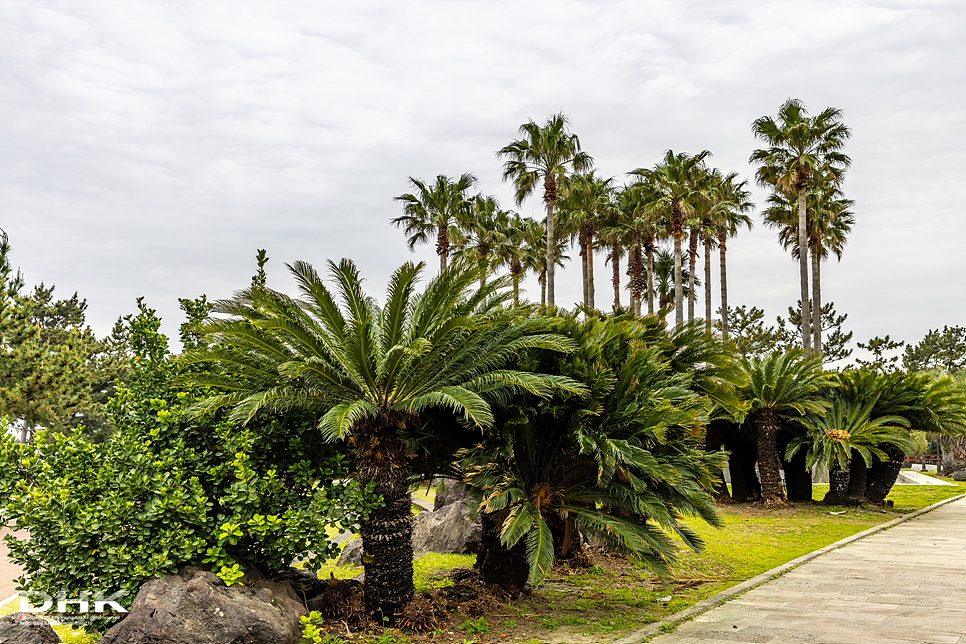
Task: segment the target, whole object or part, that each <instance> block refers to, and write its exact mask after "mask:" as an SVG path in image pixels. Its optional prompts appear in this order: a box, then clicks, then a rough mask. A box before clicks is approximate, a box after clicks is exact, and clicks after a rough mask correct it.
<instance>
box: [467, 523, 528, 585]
mask: <svg viewBox="0 0 966 644" xmlns="http://www.w3.org/2000/svg"><path fill="white" fill-rule="evenodd" d="M501 519H502V517H501V516H500V515H499V514H497V515H496V516H494V513H480V525H481V526H482V527H483V533H482V535H481V537H480V551H479V553H478V554H477V556H476V568H477V569H478V570H479V571H480V578H481V579H482V580H483V582H484V583H486V584H489V585H491V586H496V587H498V588H499V589H500V590H501V591H503V593H505V594H506V595H508V596H510V597H516V596H517V595H519V594H520V591H521V590H523V587H524V586H525V585H526V583H527V580H528V579H529V578H530V565H529V563H528V562H527V549H526V545H525V544H524V540H523V539H521V540H520V541H518V542H517V545H515V546H513V547H512V548H510V549H509V550H507V549H506V548H505V547H504V546H503V543H502V542H501V541H500V529H501V527H502V525H503V521H502V520H501Z"/></svg>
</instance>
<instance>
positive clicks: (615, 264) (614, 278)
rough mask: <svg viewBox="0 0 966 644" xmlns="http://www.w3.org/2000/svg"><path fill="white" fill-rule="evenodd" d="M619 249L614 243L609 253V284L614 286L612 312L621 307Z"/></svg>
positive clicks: (618, 245) (617, 244)
mask: <svg viewBox="0 0 966 644" xmlns="http://www.w3.org/2000/svg"><path fill="white" fill-rule="evenodd" d="M620 256H621V247H620V244H619V243H617V242H614V244H613V245H612V246H611V251H610V269H611V282H613V284H614V310H615V311H616V310H617V309H619V308H620V306H621V262H620Z"/></svg>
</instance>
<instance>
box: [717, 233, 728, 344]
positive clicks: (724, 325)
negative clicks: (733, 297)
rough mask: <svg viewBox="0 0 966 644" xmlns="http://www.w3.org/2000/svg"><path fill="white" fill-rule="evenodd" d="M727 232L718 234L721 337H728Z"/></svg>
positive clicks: (724, 338)
mask: <svg viewBox="0 0 966 644" xmlns="http://www.w3.org/2000/svg"><path fill="white" fill-rule="evenodd" d="M726 241H727V234H725V233H721V234H720V235H718V256H719V257H720V258H721V261H720V264H721V277H720V280H721V339H722V340H727V339H728V266H727V263H726V262H725V242H726Z"/></svg>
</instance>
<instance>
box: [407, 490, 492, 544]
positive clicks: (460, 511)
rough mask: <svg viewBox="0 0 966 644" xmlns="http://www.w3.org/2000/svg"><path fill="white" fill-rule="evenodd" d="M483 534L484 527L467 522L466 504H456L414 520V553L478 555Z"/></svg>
mask: <svg viewBox="0 0 966 644" xmlns="http://www.w3.org/2000/svg"><path fill="white" fill-rule="evenodd" d="M481 533H482V528H480V524H479V523H474V522H472V521H470V520H469V519H467V518H466V504H465V503H464V502H458V503H453V504H451V505H446V506H443V508H442V509H439V510H436V511H435V512H421V513H420V514H419V515H417V516H416V517H414V518H413V552H443V553H454V554H461V555H469V554H475V553H476V551H477V550H478V549H479V547H480V535H481Z"/></svg>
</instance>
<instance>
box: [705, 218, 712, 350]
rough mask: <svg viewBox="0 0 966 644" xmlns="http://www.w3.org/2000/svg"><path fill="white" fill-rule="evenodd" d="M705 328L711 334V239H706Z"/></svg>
mask: <svg viewBox="0 0 966 644" xmlns="http://www.w3.org/2000/svg"><path fill="white" fill-rule="evenodd" d="M704 330H705V332H707V334H708V335H711V239H710V238H708V237H705V239H704Z"/></svg>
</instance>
